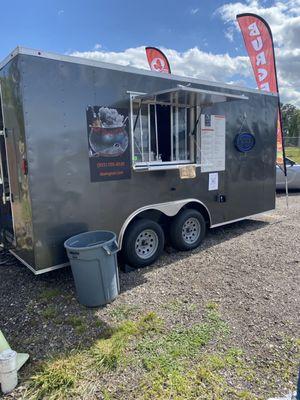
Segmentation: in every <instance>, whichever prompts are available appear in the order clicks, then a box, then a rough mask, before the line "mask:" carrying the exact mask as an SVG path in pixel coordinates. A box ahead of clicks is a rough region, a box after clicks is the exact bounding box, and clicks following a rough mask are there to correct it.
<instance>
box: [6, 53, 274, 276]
mask: <svg viewBox="0 0 300 400" xmlns="http://www.w3.org/2000/svg"><path fill="white" fill-rule="evenodd" d="M0 88H1V113H0V124H1V127H0V129H1V136H0V150H1V187H2V193H1V202H0V218H1V238H2V239H1V240H2V242H3V243H4V244H5V246H8V248H9V249H10V251H11V252H12V253H13V254H14V255H15V256H16V257H17V258H18V259H19V260H21V261H22V262H23V263H24V264H25V265H27V266H28V267H29V268H30V269H31V270H32V271H33V272H34V273H35V274H40V273H43V272H46V271H50V270H53V269H56V268H60V267H63V266H65V265H67V256H66V253H65V250H64V247H63V243H64V240H65V239H67V238H68V237H70V236H71V235H74V234H77V233H80V232H83V231H87V230H97V229H105V230H111V231H114V232H116V233H117V234H118V241H119V245H120V247H121V248H122V253H123V257H124V259H125V262H127V263H129V264H131V265H133V266H143V265H148V264H150V263H151V262H153V261H154V260H155V259H156V258H157V257H158V256H159V254H160V253H161V251H162V248H163V246H164V238H165V237H169V240H170V242H171V244H172V245H173V246H174V247H176V248H178V249H180V250H187V249H192V248H195V247H197V246H198V245H199V244H200V243H201V241H202V240H203V238H204V235H205V230H206V228H207V227H216V226H220V225H224V224H228V223H230V222H234V221H238V220H241V219H245V218H247V217H249V216H252V215H255V214H258V213H261V212H265V211H268V210H272V209H274V207H275V175H276V174H275V156H276V118H277V97H276V95H274V94H271V93H266V92H261V91H257V90H252V89H245V88H241V87H234V86H231V85H225V84H218V83H215V82H207V81H201V80H198V79H192V78H184V77H180V76H175V75H167V74H160V73H155V72H150V71H146V70H140V69H136V68H130V67H123V66H119V65H112V64H106V63H102V62H97V61H93V60H87V59H81V58H75V57H70V56H60V55H56V54H49V53H44V52H40V51H35V50H29V49H25V48H17V49H16V50H15V51H13V52H12V53H11V54H10V55H9V56H8V57H7V58H6V59H5V60H4V61H3V62H2V63H1V64H0Z"/></svg>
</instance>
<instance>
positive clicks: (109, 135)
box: [86, 106, 131, 182]
mask: <svg viewBox="0 0 300 400" xmlns="http://www.w3.org/2000/svg"><path fill="white" fill-rule="evenodd" d="M86 119H87V135H88V145H89V163H90V173H91V181H92V182H101V181H111V180H119V179H129V178H130V177H131V167H130V149H129V135H128V110H126V109H120V108H110V107H105V106H88V107H87V109H86Z"/></svg>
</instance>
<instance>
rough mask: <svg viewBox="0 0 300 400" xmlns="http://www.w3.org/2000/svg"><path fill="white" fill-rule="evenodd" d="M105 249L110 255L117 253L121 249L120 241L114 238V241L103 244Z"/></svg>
mask: <svg viewBox="0 0 300 400" xmlns="http://www.w3.org/2000/svg"><path fill="white" fill-rule="evenodd" d="M103 249H104V250H105V251H106V253H107V254H108V255H109V256H111V255H113V254H116V253H117V252H118V251H119V250H120V249H119V246H118V242H117V241H116V240H114V241H113V242H111V243H109V244H105V245H104V246H103Z"/></svg>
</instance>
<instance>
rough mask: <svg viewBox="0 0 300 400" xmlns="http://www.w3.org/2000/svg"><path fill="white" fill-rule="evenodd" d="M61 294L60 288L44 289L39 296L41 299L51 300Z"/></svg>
mask: <svg viewBox="0 0 300 400" xmlns="http://www.w3.org/2000/svg"><path fill="white" fill-rule="evenodd" d="M60 294H61V290H60V289H58V288H53V289H44V290H43V291H42V292H41V293H40V294H39V298H40V300H44V301H49V300H51V299H53V298H54V297H57V296H59V295H60Z"/></svg>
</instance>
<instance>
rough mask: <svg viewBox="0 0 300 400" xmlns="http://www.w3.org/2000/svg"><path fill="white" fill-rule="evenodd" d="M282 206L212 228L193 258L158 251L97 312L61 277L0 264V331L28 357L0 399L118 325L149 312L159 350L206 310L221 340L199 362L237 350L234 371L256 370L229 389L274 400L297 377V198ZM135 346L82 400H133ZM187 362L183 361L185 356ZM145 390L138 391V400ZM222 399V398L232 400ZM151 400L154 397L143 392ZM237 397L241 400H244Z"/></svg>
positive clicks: (139, 373) (67, 276) (19, 393)
mask: <svg viewBox="0 0 300 400" xmlns="http://www.w3.org/2000/svg"><path fill="white" fill-rule="evenodd" d="M289 203H290V206H289V209H288V210H287V209H286V205H285V198H284V196H283V195H278V197H277V208H276V211H274V212H272V213H268V214H263V215H260V216H259V217H257V218H253V219H251V220H246V221H241V222H238V223H235V224H232V225H228V226H225V227H222V228H216V229H213V230H211V231H210V232H209V233H208V235H207V238H206V240H205V242H204V243H203V245H202V246H201V247H200V248H199V249H197V250H195V251H192V252H188V253H180V252H175V251H173V250H172V249H167V251H166V253H165V254H164V256H163V257H162V258H161V260H160V261H159V262H158V263H156V265H154V266H152V267H149V268H145V269H143V270H137V271H134V272H131V273H128V274H124V273H121V274H120V279H121V294H120V296H119V297H118V298H117V299H116V301H114V302H113V303H112V304H110V305H108V306H107V307H103V308H99V309H87V308H85V307H83V306H80V305H79V304H78V303H77V301H76V298H75V292H74V285H73V280H72V276H71V273H70V271H69V270H68V269H64V270H60V271H56V272H52V273H49V274H46V275H43V276H37V277H35V276H33V274H32V273H31V272H30V271H28V270H27V269H26V267H24V266H22V265H21V264H19V263H14V265H1V266H0V293H1V302H0V327H1V330H2V331H3V333H4V334H5V335H6V337H7V339H8V340H9V342H10V344H11V346H12V347H13V348H14V349H16V350H17V351H20V352H21V351H22V352H25V351H26V352H28V353H30V363H28V364H27V365H26V366H25V367H24V368H23V369H22V371H21V384H20V386H19V387H18V389H17V390H16V391H15V392H14V393H13V394H12V395H11V396H6V397H7V398H24V393H26V387H27V382H28V379H29V378H30V377H31V376H32V375H33V374H36V373H37V371H39V370H40V368H41V364H42V362H43V361H46V360H49V359H50V358H51V357H54V356H57V355H65V354H68V353H70V352H71V351H79V352H81V353H80V354H82V352H84V351H90V349H91V348H93V346H94V345H95V343H97V341H98V340H99V338H102V337H103V335H104V336H105V335H107V332H109V331H111V329H113V328H114V327H116V326H118V324H122V323H123V322H124V321H128V320H130V321H132V323H137V321H139V320H140V318H141V316H143V315H146V314H147V313H149V312H150V313H152V312H154V313H155V315H157V317H158V318H159V319H160V320H161V321H163V324H164V329H165V331H164V332H163V333H159V335H162V336H159V337H160V338H161V339H159V340H162V343H164V340H166V339H165V337H166V335H167V333H166V332H173V331H174V332H175V331H176V330H177V329H178V327H182V329H185V330H187V331H188V332H189V330H190V329H191V330H193V329H195V328H194V327H195V326H199V324H202V323H203V318H204V315H205V310H206V308H207V305H209V304H216V305H217V306H218V312H219V313H220V318H222V321H223V322H224V323H225V324H226V326H227V327H228V331H229V333H228V335H226V340H225V339H224V341H221V342H220V340H217V339H216V338H214V337H212V338H211V340H210V342H209V343H207V344H206V346H207V347H206V350H205V354H211V353H212V352H215V354H216V355H219V356H220V357H221V359H220V360H221V361H220V363H222V362H223V361H224V359H225V358H224V357H225V355H226V354H227V353H226V351H230V349H241V351H242V352H243V363H244V365H247V366H249V371H253V370H255V371H258V370H259V374H258V377H259V379H258V380H256V379H254V380H253V381H252V382H250V383H249V381H247V379H244V378H242V377H240V379H238V380H237V381H234V379H233V378H232V379H233V382H235V383H234V385H235V386H240V387H241V390H243V389H245V393H246V392H247V393H248V391H249V393H252V394H253V396H257V397H251V398H266V397H267V395H269V396H270V397H271V395H274V396H275V395H279V394H280V393H284V391H285V390H287V389H288V388H289V387H291V386H292V385H293V384H295V380H296V374H297V371H296V368H295V357H296V356H295V349H294V347H295V345H296V343H298V342H297V339H296V338H297V335H299V315H300V306H299V304H300V302H299V300H300V290H299V288H300V272H299V269H300V247H299V237H300V194H299V193H293V194H291V195H290V199H289ZM174 335H175V334H174ZM175 336H176V335H175ZM175 336H174V337H175ZM171 337H173V336H172V335H171ZM163 338H164V339H163ZM136 340H137V339H136V336H135V335H133V337H132V338H131V339H130V340H129V348H128V358H129V361H128V360H127V361H126V363H127V367H126V365H125V366H124V365H123V366H121V367H120V368H116V369H115V370H113V371H106V372H105V374H104V373H103V372H102V373H101V374H99V375H97V374H96V375H95V377H94V378H95V382H96V383H95V384H94V386H95V387H94V390H90V391H89V392H86V395H85V397H84V398H85V399H94V398H95V399H96V398H98V399H101V398H103V399H109V398H111V399H134V398H135V397H132V396H134V394H133V393H134V390H133V389H134V388H136V387H139V385H140V384H141V381H142V380H143V374H144V373H146V372H145V371H144V370H143V366H142V365H141V366H139V367H137V368H133V367H132V365H131V364H130V359H131V358H132V356H133V355H134V354H136V352H137V350H136V349H137V348H139V347H138V346H141V345H140V344H138V343H136ZM141 340H144V341H145V340H147V338H143V339H141ZM157 340H158V339H157ZM228 349H229V350H228ZM238 351H240V350H238ZM220 352H221V353H220ZM224 354H225V355H224ZM199 357H200V356H199ZM201 357H204V358H202V363H203V362H206V363H207V365H211V362H212V361H211V359H208V358H205V357H206V355H205V356H204V355H203V354H202V356H201ZM222 357H223V358H222ZM226 357H227V356H226ZM194 359H195V360H196V356H195V358H194ZM187 360H189V362H192V363H193V357H190V355H189V356H187ZM205 360H206V361H205ZM222 360H223V361H222ZM180 362H181V361H180ZM198 362H200V359H198ZM126 363H125V364H126ZM128 365H129V366H128ZM130 365H131V366H130ZM135 365H138V362H137V363H136V364H135ZM180 365H181V364H180ZM194 367H195V368H197V365H195V366H194ZM90 368H91V369H93V367H92V366H91V367H90ZM180 368H181V367H180ZM245 368H246V367H245ZM195 371H196V370H195ZM197 371H198V370H197ZM204 372H205V371H204ZM204 372H203V371H202V372H201V373H202V374H203V373H204ZM199 373H200V372H199V371H198V372H197V374H198V375H199ZM251 373H252V372H251ZM197 374H196V372H195V374H194V375H191V376H188V377H187V376H185V370H182V373H181V375H182V376H183V377H185V379H188V380H191V381H193V379H194V382H198V381H197V380H195V379H198V375H197ZM230 374H232V372H230V371H228V370H224V371H223V372H222V374H221V376H222V379H226V382H227V383H226V384H228V381H229V382H230V380H231V375H230ZM249 374H250V372H249ZM276 374H277V375H278V376H277V375H276ZM200 375H201V374H200ZM283 375H284V376H283ZM201 376H202V375H201ZM203 379H204V378H203ZM128 382H130V384H129V383H128ZM176 382H177V381H176ZM289 382H290V383H289ZM164 384H165V383H164ZM148 389H149V388H146V387H145V386H144V389H143V390H144V391H145V397H144V398H145V399H146V398H148V397H146V394H147V393H146V390H148ZM181 390H183V389H181ZM88 393H89V394H88ZM135 393H136V392H135ZM172 393H173V394H172ZM190 393H192V392H190ZM224 393H225V392H224ZM226 393H227V392H226ZM226 393H225V394H223V395H222V396H223V397H221V398H222V399H223V398H224V399H227V398H228V399H229V398H234V397H233V395H232V394H226ZM175 394H176V393H175V392H171V397H167V398H171V399H172V398H174V399H177V398H178V399H184V398H186V399H188V398H191V399H192V398H200V397H199V396H198V397H186V396H194V395H193V394H192V395H191V394H190V395H186V396H185V397H184V396H183V395H182V396H181V397H180V396H179V395H178V396H177V397H176V396H175ZM247 395H248V394H247ZM105 396H106V397H105ZM161 396H163V394H162V395H161ZM172 396H173V397H172ZM195 396H196V395H195ZM249 396H250V395H249ZM259 396H262V397H259ZM45 398H46V397H45ZM140 398H143V397H140ZM152 398H154V399H155V398H160V399H163V398H164V397H158V395H157V393H156V394H155V393H154V394H153V393H152ZM240 398H244V399H247V398H249V399H250V397H246V394H245V397H240Z"/></svg>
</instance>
